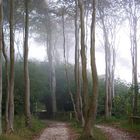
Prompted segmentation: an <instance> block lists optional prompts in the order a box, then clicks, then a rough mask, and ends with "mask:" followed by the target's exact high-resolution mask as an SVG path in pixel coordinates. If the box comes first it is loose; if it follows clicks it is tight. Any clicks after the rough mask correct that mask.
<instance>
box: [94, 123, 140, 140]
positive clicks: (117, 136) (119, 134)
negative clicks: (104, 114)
mask: <svg viewBox="0 0 140 140" xmlns="http://www.w3.org/2000/svg"><path fill="white" fill-rule="evenodd" d="M96 127H97V128H99V129H101V130H102V131H103V132H104V133H105V134H106V135H107V137H108V140H140V137H139V138H138V136H136V135H134V134H131V133H129V132H126V131H123V130H120V129H118V128H113V127H111V126H106V125H96Z"/></svg>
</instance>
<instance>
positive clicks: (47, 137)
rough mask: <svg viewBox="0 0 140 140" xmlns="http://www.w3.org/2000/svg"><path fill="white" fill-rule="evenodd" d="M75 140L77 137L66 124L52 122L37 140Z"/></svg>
mask: <svg viewBox="0 0 140 140" xmlns="http://www.w3.org/2000/svg"><path fill="white" fill-rule="evenodd" d="M76 138H77V135H76V134H75V133H74V132H73V131H72V130H71V129H70V127H69V125H68V124H67V123H62V122H54V121H53V122H49V126H48V127H47V128H46V129H45V130H44V131H43V133H42V134H41V136H40V137H39V138H38V139H37V140H76Z"/></svg>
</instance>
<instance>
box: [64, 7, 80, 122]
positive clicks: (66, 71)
mask: <svg viewBox="0 0 140 140" xmlns="http://www.w3.org/2000/svg"><path fill="white" fill-rule="evenodd" d="M63 10H64V9H63ZM62 26H63V29H62V30H63V50H64V65H65V73H66V81H67V88H68V93H69V95H70V98H71V101H72V105H73V109H74V113H75V117H76V120H78V114H77V110H76V105H75V102H74V98H73V94H72V92H71V89H70V81H69V76H68V68H67V64H68V62H67V60H68V59H67V58H66V37H65V20H64V11H62Z"/></svg>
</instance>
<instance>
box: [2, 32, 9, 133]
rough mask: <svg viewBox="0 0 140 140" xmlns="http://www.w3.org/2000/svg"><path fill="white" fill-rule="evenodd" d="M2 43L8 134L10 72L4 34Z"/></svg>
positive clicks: (7, 127)
mask: <svg viewBox="0 0 140 140" xmlns="http://www.w3.org/2000/svg"><path fill="white" fill-rule="evenodd" d="M2 43H3V47H2V51H3V56H4V59H5V71H6V107H5V108H6V109H5V124H6V128H5V131H6V133H8V130H9V118H8V116H9V107H8V105H9V71H8V65H9V62H8V57H7V52H6V48H5V42H4V33H3V37H2Z"/></svg>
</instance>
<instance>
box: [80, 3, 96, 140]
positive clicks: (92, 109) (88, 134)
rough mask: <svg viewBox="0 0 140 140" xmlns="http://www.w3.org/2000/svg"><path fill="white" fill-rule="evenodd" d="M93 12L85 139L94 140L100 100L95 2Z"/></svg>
mask: <svg viewBox="0 0 140 140" xmlns="http://www.w3.org/2000/svg"><path fill="white" fill-rule="evenodd" d="M92 5H93V12H92V23H91V48H90V56H91V70H92V81H93V91H92V96H91V99H90V105H89V109H88V112H87V118H86V121H85V126H84V134H83V135H84V136H85V138H87V139H88V138H94V133H93V125H94V123H95V118H96V112H97V99H98V76H97V69H96V62H95V24H96V7H95V5H96V1H95V0H93V4H92Z"/></svg>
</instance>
